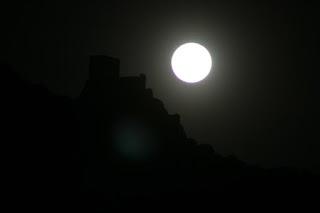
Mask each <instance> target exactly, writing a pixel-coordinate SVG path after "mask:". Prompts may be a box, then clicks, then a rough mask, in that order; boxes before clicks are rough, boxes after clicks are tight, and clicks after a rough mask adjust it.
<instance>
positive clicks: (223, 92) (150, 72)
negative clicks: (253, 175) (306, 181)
mask: <svg viewBox="0 0 320 213" xmlns="http://www.w3.org/2000/svg"><path fill="white" fill-rule="evenodd" d="M1 4H2V6H1V10H2V11H1V16H2V17H1V22H2V24H1V28H2V33H1V34H2V35H1V37H3V36H4V37H3V38H2V39H1V43H2V44H1V46H2V50H3V51H2V54H1V60H2V61H7V62H8V61H9V62H10V63H11V64H13V65H14V67H15V69H16V71H17V72H19V73H20V74H21V76H22V77H23V78H25V79H27V80H29V81H32V82H38V83H42V84H44V85H46V86H47V87H48V88H49V89H50V90H51V91H53V92H55V93H58V94H64V95H68V96H71V97H76V96H77V95H79V93H80V91H81V89H82V88H83V86H84V83H85V81H86V79H87V76H88V55H90V54H105V55H110V56H114V57H119V58H120V59H121V75H122V76H128V75H138V74H139V73H145V74H146V75H147V86H148V87H150V88H152V89H153V91H154V95H155V96H156V97H157V98H159V99H161V100H162V101H163V102H164V104H165V106H166V108H167V109H168V111H169V112H170V113H178V114H180V115H181V120H182V124H183V126H184V128H185V130H186V132H187V135H188V136H190V137H193V138H195V139H196V140H197V141H198V142H199V143H210V144H212V145H213V147H214V149H215V150H216V151H217V152H219V153H222V154H224V155H229V154H235V155H236V156H238V157H239V158H240V159H242V160H245V161H247V162H250V163H258V164H261V165H264V166H298V167H301V168H312V169H317V170H319V171H320V160H319V156H320V145H319V142H318V141H320V140H319V136H318V134H317V131H318V126H319V125H318V118H319V116H318V112H317V106H316V101H317V99H318V97H319V96H318V93H317V92H316V87H318V86H317V84H318V82H319V81H318V79H317V78H316V72H317V71H318V67H319V65H318V57H317V55H318V46H317V45H316V41H317V36H316V34H315V33H316V31H317V28H318V20H317V12H318V11H317V9H316V7H315V6H314V5H312V4H308V3H307V2H306V1H303V2H298V1H284V2H281V1H251V2H246V1H233V2H232V1H207V2H206V1H201V0H197V1H174V0H170V1H165V0H162V1H145V2H143V1H139V2H138V1H107V0H105V1H93V0H91V1H80V0H78V1H59V0H55V1H43V0H41V1H40V0H38V1H21V2H17V1H4V2H2V3H1ZM185 42H198V43H201V44H202V45H204V46H205V47H206V48H207V49H208V50H209V51H210V52H211V54H212V56H213V69H212V72H211V73H210V75H209V76H208V77H207V78H206V79H205V80H204V81H202V82H200V83H197V84H187V83H184V82H181V81H180V80H178V79H177V78H176V77H175V76H174V74H173V73H172V71H171V66H170V60H171V56H172V53H173V52H174V50H175V49H176V48H177V47H178V46H179V45H181V44H183V43H185Z"/></svg>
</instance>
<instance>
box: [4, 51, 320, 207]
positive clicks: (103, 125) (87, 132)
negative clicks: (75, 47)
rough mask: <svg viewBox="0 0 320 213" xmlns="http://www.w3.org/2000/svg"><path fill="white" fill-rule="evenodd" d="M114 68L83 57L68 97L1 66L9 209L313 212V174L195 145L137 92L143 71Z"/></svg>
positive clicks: (142, 88) (148, 93) (142, 90)
mask: <svg viewBox="0 0 320 213" xmlns="http://www.w3.org/2000/svg"><path fill="white" fill-rule="evenodd" d="M119 68H120V61H119V60H118V59H115V58H111V57H107V56H100V55H97V56H91V57H90V66H89V70H90V72H89V79H88V81H87V83H86V85H85V87H84V89H83V91H82V93H81V95H80V96H79V97H78V98H76V99H71V98H68V97H62V96H59V95H54V94H52V93H51V92H49V91H48V90H47V89H45V88H44V87H43V86H39V85H31V84H29V83H26V82H25V81H23V80H21V79H20V78H19V77H18V76H17V75H15V74H14V72H13V71H12V70H11V68H10V67H9V66H3V67H2V68H1V69H2V71H3V72H2V73H3V77H4V78H3V79H5V80H3V81H2V84H1V85H2V86H3V88H5V89H2V91H5V92H4V94H3V95H2V100H3V107H4V110H3V112H5V113H4V116H3V117H2V118H3V119H2V122H3V123H4V124H5V125H4V129H3V130H4V138H7V139H6V140H5V141H4V144H5V149H6V150H8V151H7V156H5V159H6V164H7V165H8V171H7V172H6V173H7V174H9V175H10V176H9V179H10V181H12V182H13V184H12V185H11V186H12V187H11V192H12V193H13V194H14V195H13V197H14V199H13V200H14V202H15V203H16V205H20V206H25V208H26V209H32V210H33V211H39V212H40V211H41V212H48V211H55V212H56V211H59V212H61V211H62V212H64V211H66V212H128V211H139V212H181V211H190V210H193V211H196V212H208V211H213V210H218V209H219V208H220V207H221V208H223V209H224V210H234V209H236V210H239V209H240V208H243V209H248V208H250V207H252V208H253V207H255V206H256V205H258V206H259V208H262V207H263V208H267V207H271V209H272V208H273V207H274V206H275V205H281V206H282V207H285V209H286V210H288V208H290V209H295V208H297V206H298V205H299V204H302V206H303V208H305V209H306V208H307V207H314V206H316V204H317V202H318V199H317V197H316V196H312V193H317V192H319V177H318V176H317V175H314V174H311V173H309V172H301V171H298V170H295V169H293V168H276V169H271V170H267V169H263V168H261V167H259V166H252V165H248V164H246V163H244V162H242V161H240V160H238V159H237V158H236V157H234V156H229V157H223V156H221V155H220V154H218V153H216V152H215V151H214V150H213V148H212V146H210V145H206V144H198V143H197V142H196V141H195V140H194V139H192V138H188V137H187V135H186V133H185V131H184V129H183V127H182V125H181V123H180V116H179V115H177V114H175V115H170V114H168V112H167V110H166V109H165V107H164V105H163V103H162V102H161V101H160V100H159V99H156V98H155V97H153V93H152V90H151V89H147V88H146V77H145V75H143V74H141V75H139V76H136V77H120V71H119ZM213 138H214V136H213ZM22 203H24V204H23V205H22ZM230 203H232V204H233V205H230Z"/></svg>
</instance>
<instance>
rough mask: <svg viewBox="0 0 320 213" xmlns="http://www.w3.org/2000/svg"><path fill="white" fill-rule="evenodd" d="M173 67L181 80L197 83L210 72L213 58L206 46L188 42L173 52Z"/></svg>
mask: <svg viewBox="0 0 320 213" xmlns="http://www.w3.org/2000/svg"><path fill="white" fill-rule="evenodd" d="M171 67H172V70H173V72H174V74H175V75H176V76H177V78H178V79H180V80H181V81H184V82H187V83H197V82H199V81H202V80H203V79H205V78H206V77H207V76H208V74H209V73H210V71H211V68H212V58H211V55H210V52H209V51H208V50H207V49H206V48H205V47H204V46H202V45H200V44H198V43H186V44H183V45H181V46H180V47H178V49H176V51H175V52H174V53H173V55H172V59H171Z"/></svg>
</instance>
